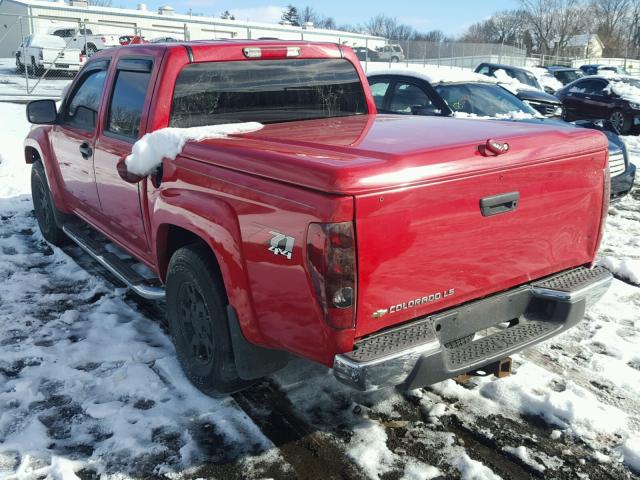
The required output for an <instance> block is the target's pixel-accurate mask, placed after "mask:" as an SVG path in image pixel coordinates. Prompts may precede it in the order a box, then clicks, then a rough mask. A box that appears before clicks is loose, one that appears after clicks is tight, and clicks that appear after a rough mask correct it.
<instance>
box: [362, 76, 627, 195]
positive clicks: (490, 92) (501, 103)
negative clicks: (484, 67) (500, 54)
mask: <svg viewBox="0 0 640 480" xmlns="http://www.w3.org/2000/svg"><path fill="white" fill-rule="evenodd" d="M368 78H369V85H370V86H371V91H372V93H373V98H374V101H375V103H376V107H377V108H378V112H380V113H390V114H402V115H437V116H445V117H447V116H454V115H456V114H458V115H457V116H459V114H463V116H464V115H476V116H479V117H492V118H495V119H498V120H512V121H521V122H530V123H549V124H552V125H554V126H557V125H566V126H567V127H571V126H572V124H569V123H567V122H564V121H562V120H558V119H553V118H541V117H540V116H539V115H537V114H536V111H535V110H533V109H532V108H531V107H530V106H529V105H528V104H526V103H525V102H523V101H522V100H520V99H519V98H518V97H516V96H515V95H514V94H513V93H511V92H510V91H508V90H507V89H505V88H503V87H501V86H500V85H499V84H496V83H493V82H482V81H473V80H472V79H470V80H468V81H467V80H457V79H456V78H455V77H452V80H451V81H449V80H443V79H431V78H429V76H428V75H424V74H419V73H414V72H410V71H406V72H402V73H395V72H393V73H382V72H380V73H370V74H369V75H368ZM573 125H575V126H578V127H582V128H591V129H596V130H600V131H601V132H602V133H604V134H605V135H606V136H607V138H608V140H609V171H610V174H611V198H612V199H617V198H620V197H622V196H624V195H626V194H627V193H629V191H631V187H632V186H633V182H634V178H635V173H636V167H635V165H634V164H633V163H631V162H630V161H629V157H628V155H627V150H626V147H625V144H624V142H623V141H622V139H621V138H620V137H619V136H618V135H617V134H616V133H615V131H614V128H613V125H611V124H610V123H609V122H608V121H607V120H596V121H585V120H583V121H578V122H575V124H573Z"/></svg>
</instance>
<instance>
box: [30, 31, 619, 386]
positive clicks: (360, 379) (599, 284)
mask: <svg viewBox="0 0 640 480" xmlns="http://www.w3.org/2000/svg"><path fill="white" fill-rule="evenodd" d="M27 114H28V117H29V120H30V121H31V122H32V123H36V124H41V125H42V126H39V127H36V128H34V129H33V130H32V131H31V133H30V134H29V136H28V137H27V139H26V141H25V150H24V151H25V158H26V161H27V162H28V163H31V164H33V167H32V168H33V173H32V189H33V201H34V207H35V213H36V217H37V220H38V223H39V225H40V228H41V230H42V234H43V236H44V238H45V239H47V240H48V241H50V242H51V243H54V244H57V245H61V244H62V243H64V242H65V241H67V240H69V239H70V240H72V241H74V242H75V243H77V244H78V245H80V246H81V247H82V248H83V249H84V250H86V251H87V252H88V253H89V254H90V255H92V256H93V257H94V258H95V259H96V260H97V261H99V262H100V263H101V264H102V265H103V266H105V267H106V268H108V269H109V270H110V271H111V272H112V273H113V274H114V275H115V276H117V277H118V278H119V279H120V280H122V281H123V282H125V283H126V284H127V285H128V286H129V287H130V288H131V289H132V290H133V291H134V292H136V293H138V294H140V295H142V296H143V297H146V298H152V299H162V298H165V296H166V302H167V317H168V324H169V327H170V331H171V334H172V337H173V340H174V343H175V346H176V350H177V354H178V357H179V360H180V362H181V363H182V365H183V367H184V369H185V371H186V373H187V375H188V376H189V378H190V379H191V380H192V381H193V382H194V384H195V385H197V386H198V387H199V388H200V389H202V390H203V391H205V392H207V393H210V394H215V393H223V392H230V391H234V390H238V389H241V388H243V387H245V386H247V385H249V384H250V383H251V382H252V381H255V380H256V379H258V378H261V377H263V376H265V375H268V374H270V373H272V372H274V371H276V370H277V369H279V368H281V367H283V366H284V365H285V364H286V362H287V360H288V358H290V355H291V354H293V355H297V356H301V357H305V358H308V359H311V360H314V361H316V362H320V363H322V364H325V365H327V366H330V367H333V372H334V374H335V376H336V377H337V378H338V379H339V380H341V381H342V382H345V383H347V384H348V385H351V386H353V387H354V388H358V389H361V390H370V389H375V388H380V387H385V386H399V387H401V388H404V389H411V388H416V387H420V386H424V385H428V384H432V383H435V382H438V381H441V380H444V379H446V378H451V377H454V376H457V375H459V374H463V373H466V372H473V371H478V370H481V369H484V370H490V369H491V368H492V367H491V365H495V364H496V362H498V361H500V360H501V359H504V358H505V357H507V356H508V355H510V354H512V353H514V352H517V351H520V350H522V349H523V348H525V347H527V346H530V345H532V344H534V343H537V342H540V341H542V340H545V339H548V338H550V337H552V336H554V335H556V334H558V333H560V332H562V331H563V330H565V329H567V328H569V327H571V326H573V325H575V324H576V323H577V322H578V321H579V320H580V319H582V317H583V316H584V313H585V309H586V307H587V306H588V305H589V304H590V303H591V302H593V301H595V300H596V299H597V298H598V297H599V296H600V295H602V294H603V292H604V291H605V290H606V288H607V287H608V285H609V283H610V282H611V275H610V274H609V273H608V272H607V271H606V270H604V269H602V268H599V267H594V266H593V261H594V257H595V254H596V251H597V249H598V246H599V243H600V238H601V235H602V230H603V224H604V219H605V215H606V211H607V208H608V203H607V202H608V198H609V194H608V191H607V189H608V185H609V179H608V168H607V141H606V139H605V137H604V136H603V135H602V134H600V133H599V132H595V131H591V130H587V129H575V130H570V129H566V128H554V127H550V126H538V125H528V124H519V123H506V122H493V121H484V120H482V121H476V120H463V119H452V118H439V117H415V116H388V115H377V114H376V108H375V104H374V102H373V99H372V95H371V92H370V90H369V87H368V84H367V80H366V77H365V75H364V73H363V71H362V69H361V67H360V63H359V61H358V59H357V58H356V56H355V54H354V53H353V52H352V50H350V49H349V48H346V47H343V46H339V45H335V44H327V43H307V42H281V41H233V40H230V41H215V42H213V41H212V42H190V43H176V44H156V45H135V46H129V47H126V48H114V49H109V50H105V51H103V52H99V53H98V54H96V55H94V56H93V57H91V59H90V60H89V62H87V64H86V66H85V67H84V68H83V69H82V71H81V72H80V74H79V75H78V76H77V78H76V79H75V80H74V82H73V84H72V86H71V88H70V89H69V91H68V93H67V94H66V96H65V98H64V99H63V101H62V104H61V105H60V107H59V109H56V106H55V104H54V102H53V101H51V100H38V101H34V102H31V103H30V104H29V105H28V108H27ZM237 122H259V123H260V124H262V125H263V126H264V127H263V128H262V129H260V130H258V131H254V132H251V133H243V134H238V135H228V136H227V137H225V138H217V139H204V140H201V141H190V142H187V143H186V144H185V145H184V148H182V150H181V152H180V153H179V154H178V155H177V156H176V157H175V158H174V159H168V158H165V159H164V161H163V162H162V164H161V166H160V167H159V168H158V169H156V170H154V171H153V172H152V173H150V174H149V175H146V176H143V177H141V176H138V175H134V174H133V173H132V172H131V171H129V170H130V169H129V168H128V167H127V163H126V161H125V159H126V158H127V157H128V156H129V155H130V154H131V152H132V148H133V146H134V144H136V142H138V141H139V139H140V138H141V137H142V136H143V135H144V134H146V133H149V132H156V131H160V130H161V129H165V128H166V127H177V128H184V129H189V128H190V127H200V126H205V125H221V124H224V125H227V124H233V123H237ZM187 131H188V130H187ZM165 294H166V295H165Z"/></svg>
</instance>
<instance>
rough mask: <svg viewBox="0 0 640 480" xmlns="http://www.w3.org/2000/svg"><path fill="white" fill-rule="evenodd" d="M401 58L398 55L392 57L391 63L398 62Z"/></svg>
mask: <svg viewBox="0 0 640 480" xmlns="http://www.w3.org/2000/svg"><path fill="white" fill-rule="evenodd" d="M399 61H400V59H399V58H398V57H391V63H398V62H399Z"/></svg>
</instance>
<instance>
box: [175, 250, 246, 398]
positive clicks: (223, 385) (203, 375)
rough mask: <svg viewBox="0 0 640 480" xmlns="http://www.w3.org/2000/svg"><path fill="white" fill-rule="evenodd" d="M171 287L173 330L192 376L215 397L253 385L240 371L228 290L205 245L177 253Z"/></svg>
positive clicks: (190, 377)
mask: <svg viewBox="0 0 640 480" xmlns="http://www.w3.org/2000/svg"><path fill="white" fill-rule="evenodd" d="M166 292H167V316H168V324H169V330H170V331H171V336H172V338H173V343H174V345H175V347H176V353H177V355H178V360H179V361H180V364H181V365H182V368H183V369H184V371H185V373H186V374H187V377H189V380H191V382H192V383H193V384H194V385H195V386H196V387H197V388H198V389H200V390H201V391H203V392H204V393H206V394H207V395H213V396H215V395H222V394H227V393H231V392H235V391H238V390H241V389H243V388H245V387H247V386H249V385H250V384H251V382H247V381H245V380H242V379H240V377H239V376H238V374H237V372H236V368H235V363H234V360H233V349H232V346H231V337H230V335H229V326H228V320H227V310H226V307H227V303H228V302H227V298H226V293H225V289H224V285H223V284H222V281H221V279H220V275H219V274H218V269H217V266H216V264H215V263H214V260H213V256H212V253H211V251H210V250H209V249H208V248H207V247H206V246H205V245H200V244H194V245H189V246H187V247H183V248H180V249H179V250H177V251H176V252H175V253H174V254H173V256H172V257H171V261H170V262H169V271H168V273H167V285H166Z"/></svg>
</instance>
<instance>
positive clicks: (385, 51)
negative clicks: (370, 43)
mask: <svg viewBox="0 0 640 480" xmlns="http://www.w3.org/2000/svg"><path fill="white" fill-rule="evenodd" d="M376 51H377V52H378V58H379V59H380V60H382V61H383V62H391V63H396V62H400V61H401V60H404V52H403V51H402V47H401V46H400V45H385V46H384V47H379V48H377V49H376Z"/></svg>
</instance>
